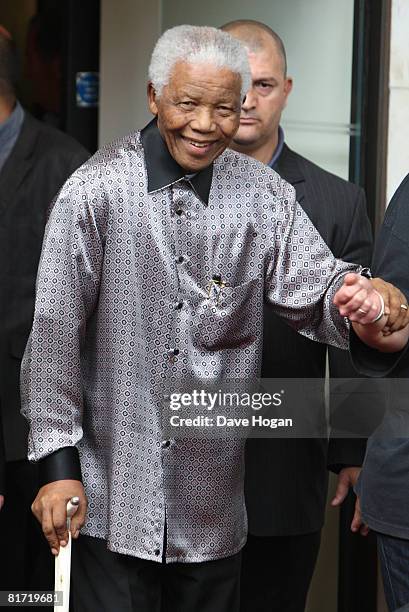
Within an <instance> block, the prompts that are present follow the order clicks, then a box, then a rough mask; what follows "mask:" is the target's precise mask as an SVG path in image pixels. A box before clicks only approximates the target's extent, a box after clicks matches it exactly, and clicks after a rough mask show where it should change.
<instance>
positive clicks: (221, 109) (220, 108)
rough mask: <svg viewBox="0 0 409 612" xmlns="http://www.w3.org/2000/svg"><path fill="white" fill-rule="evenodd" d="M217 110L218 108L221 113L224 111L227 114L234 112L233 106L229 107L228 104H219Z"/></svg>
mask: <svg viewBox="0 0 409 612" xmlns="http://www.w3.org/2000/svg"><path fill="white" fill-rule="evenodd" d="M217 110H218V111H219V112H220V113H224V114H226V115H228V114H230V113H232V112H233V109H232V108H230V107H228V106H218V107H217Z"/></svg>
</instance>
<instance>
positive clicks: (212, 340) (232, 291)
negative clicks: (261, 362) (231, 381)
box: [192, 279, 262, 351]
mask: <svg viewBox="0 0 409 612" xmlns="http://www.w3.org/2000/svg"><path fill="white" fill-rule="evenodd" d="M209 293H210V295H209V296H208V297H203V298H202V299H201V301H200V302H199V304H198V306H197V308H196V312H195V313H194V315H193V324H192V338H193V345H194V346H195V347H196V348H198V349H201V350H206V351H221V350H225V349H239V348H244V347H246V346H248V345H250V344H252V343H253V342H254V341H255V340H256V338H257V334H258V330H259V328H260V326H261V316H262V314H261V312H262V311H261V309H262V292H261V280H260V279H253V280H250V281H247V282H245V283H243V284H241V285H236V286H230V285H228V286H225V287H222V288H218V287H217V286H215V287H213V288H212V290H211V291H210V292H209Z"/></svg>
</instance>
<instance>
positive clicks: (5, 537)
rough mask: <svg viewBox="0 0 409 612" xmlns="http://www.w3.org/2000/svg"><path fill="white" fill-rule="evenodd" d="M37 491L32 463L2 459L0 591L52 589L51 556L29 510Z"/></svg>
mask: <svg viewBox="0 0 409 612" xmlns="http://www.w3.org/2000/svg"><path fill="white" fill-rule="evenodd" d="M37 492H38V466H37V465H36V464H33V463H29V461H26V460H21V461H10V462H8V463H6V489H5V504H4V507H3V509H2V510H1V512H0V548H1V555H2V563H1V571H0V590H2V591H6V590H7V591H18V590H36V591H43V590H53V589H54V557H53V556H52V554H51V551H50V548H49V546H48V544H47V540H46V539H45V537H44V535H43V533H42V531H41V527H40V525H39V523H38V521H37V520H36V518H35V517H34V515H33V513H32V512H31V504H32V503H33V501H34V498H35V496H36V494H37ZM38 609H39V608H37V610H38Z"/></svg>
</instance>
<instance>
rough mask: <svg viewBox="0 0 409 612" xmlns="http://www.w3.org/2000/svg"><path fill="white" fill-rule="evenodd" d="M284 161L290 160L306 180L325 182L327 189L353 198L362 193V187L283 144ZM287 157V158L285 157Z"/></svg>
mask: <svg viewBox="0 0 409 612" xmlns="http://www.w3.org/2000/svg"><path fill="white" fill-rule="evenodd" d="M282 156H283V161H284V162H287V163H288V162H292V164H293V165H295V166H297V165H298V168H299V171H300V174H301V175H302V176H303V178H304V179H305V180H307V181H309V180H311V181H315V182H319V183H325V184H326V185H328V188H329V189H334V190H335V191H340V192H344V193H347V194H348V196H349V197H350V198H352V199H353V200H355V199H356V198H357V197H358V195H360V194H362V193H363V189H362V187H359V186H358V185H355V184H354V183H351V182H350V181H347V180H345V179H343V178H341V177H340V176H337V175H336V174H333V173H332V172H329V171H328V170H324V168H321V166H318V165H317V164H315V163H314V162H312V161H311V160H309V159H307V158H306V157H303V156H302V155H300V154H299V153H296V152H295V151H293V150H292V149H290V148H289V147H287V146H285V149H284V150H283V153H282ZM286 158H287V159H286Z"/></svg>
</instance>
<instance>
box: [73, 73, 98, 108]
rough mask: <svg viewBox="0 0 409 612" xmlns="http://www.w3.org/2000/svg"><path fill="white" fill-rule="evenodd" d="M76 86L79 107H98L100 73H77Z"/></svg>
mask: <svg viewBox="0 0 409 612" xmlns="http://www.w3.org/2000/svg"><path fill="white" fill-rule="evenodd" d="M76 85H77V87H76V91H77V106H82V107H88V108H89V107H95V106H98V100H99V72H77V77H76Z"/></svg>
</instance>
